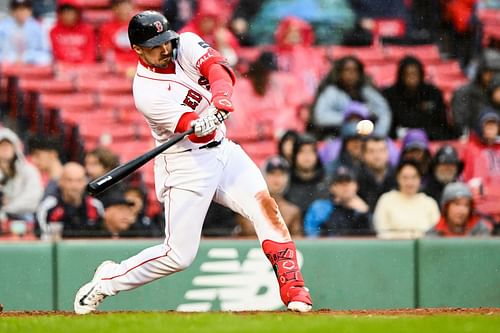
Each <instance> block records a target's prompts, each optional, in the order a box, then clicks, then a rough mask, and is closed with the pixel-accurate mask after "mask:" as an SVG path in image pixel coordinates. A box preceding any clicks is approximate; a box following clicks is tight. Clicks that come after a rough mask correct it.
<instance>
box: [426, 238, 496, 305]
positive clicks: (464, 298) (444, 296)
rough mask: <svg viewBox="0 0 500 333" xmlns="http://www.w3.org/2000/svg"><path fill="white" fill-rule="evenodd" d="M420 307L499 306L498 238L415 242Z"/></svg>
mask: <svg viewBox="0 0 500 333" xmlns="http://www.w3.org/2000/svg"><path fill="white" fill-rule="evenodd" d="M418 253H419V255H418V264H419V275H418V281H419V291H420V293H419V301H418V305H419V306H420V307H441V306H452V307H488V306H495V307H497V306H500V239H498V238H497V239H425V240H419V241H418Z"/></svg>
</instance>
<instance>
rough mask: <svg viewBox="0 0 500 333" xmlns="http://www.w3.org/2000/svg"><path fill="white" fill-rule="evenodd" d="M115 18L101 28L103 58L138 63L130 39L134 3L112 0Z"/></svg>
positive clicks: (109, 60) (112, 61)
mask: <svg viewBox="0 0 500 333" xmlns="http://www.w3.org/2000/svg"><path fill="white" fill-rule="evenodd" d="M111 9H112V10H113V18H112V20H111V21H109V22H106V23H104V24H103V25H102V26H101V27H100V29H99V47H100V53H101V56H102V58H103V59H104V60H105V61H108V62H111V63H120V64H132V63H133V64H136V63H137V55H136V54H135V52H134V50H132V48H131V47H130V42H129V40H128V22H129V21H130V18H131V17H132V13H133V9H134V5H133V4H132V1H131V0H113V1H111Z"/></svg>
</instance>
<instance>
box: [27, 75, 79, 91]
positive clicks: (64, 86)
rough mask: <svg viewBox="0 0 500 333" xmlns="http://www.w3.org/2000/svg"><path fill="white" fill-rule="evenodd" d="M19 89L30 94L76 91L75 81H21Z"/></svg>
mask: <svg viewBox="0 0 500 333" xmlns="http://www.w3.org/2000/svg"><path fill="white" fill-rule="evenodd" d="M19 88H20V89H21V90H23V91H28V92H41V93H56V94H63V93H72V92H74V91H75V85H74V83H73V81H71V80H67V79H62V80H60V79H39V80H33V79H28V78H25V79H21V80H20V81H19Z"/></svg>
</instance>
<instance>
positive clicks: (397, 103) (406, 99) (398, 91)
mask: <svg viewBox="0 0 500 333" xmlns="http://www.w3.org/2000/svg"><path fill="white" fill-rule="evenodd" d="M408 66H416V67H417V68H418V71H419V79H420V84H419V85H418V86H417V87H416V89H415V90H409V89H407V88H406V86H405V84H404V81H403V75H404V71H405V69H406V68H407V67H408ZM424 77H425V73H424V67H423V65H422V63H421V62H420V61H419V60H418V59H416V58H414V57H411V56H408V57H405V58H404V59H403V60H401V62H400V63H399V68H398V73H397V80H396V83H395V84H394V85H393V86H391V87H389V88H387V89H385V90H384V96H385V98H386V99H387V101H388V102H389V105H390V107H391V110H392V124H391V130H390V136H391V137H392V138H396V137H397V129H398V128H400V127H402V128H422V129H424V130H425V131H426V132H427V134H428V135H429V138H430V139H431V140H444V139H450V138H452V137H453V131H452V129H451V128H450V126H449V125H448V120H447V116H446V107H445V104H444V100H443V95H442V93H441V91H440V90H439V89H438V88H437V87H436V86H434V85H432V84H429V83H426V82H425V81H424Z"/></svg>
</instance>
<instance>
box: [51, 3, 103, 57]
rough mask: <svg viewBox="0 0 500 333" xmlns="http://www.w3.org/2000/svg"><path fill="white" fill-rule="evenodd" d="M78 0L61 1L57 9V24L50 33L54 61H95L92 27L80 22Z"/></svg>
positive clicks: (80, 12)
mask: <svg viewBox="0 0 500 333" xmlns="http://www.w3.org/2000/svg"><path fill="white" fill-rule="evenodd" d="M81 16H82V10H81V7H80V3H79V1H78V0H61V1H59V3H58V7H57V22H56V24H55V25H54V27H53V28H52V30H51V31H50V40H51V42H52V50H53V53H54V59H55V60H56V61H60V62H65V63H75V64H82V63H92V62H95V60H96V42H95V34H94V31H93V29H92V27H91V26H90V25H88V24H86V23H84V22H83V21H82V17H81Z"/></svg>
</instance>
